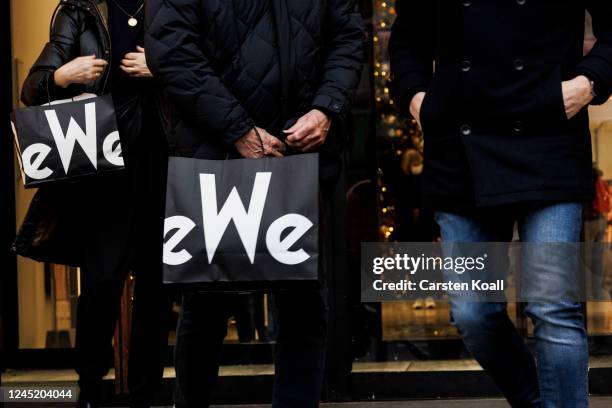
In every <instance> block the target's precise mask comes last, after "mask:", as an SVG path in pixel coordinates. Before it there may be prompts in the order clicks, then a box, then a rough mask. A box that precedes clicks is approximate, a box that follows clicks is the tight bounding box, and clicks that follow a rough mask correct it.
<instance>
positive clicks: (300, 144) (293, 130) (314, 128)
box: [283, 109, 331, 152]
mask: <svg viewBox="0 0 612 408" xmlns="http://www.w3.org/2000/svg"><path fill="white" fill-rule="evenodd" d="M330 126H331V119H329V117H328V116H327V115H326V114H325V113H323V112H321V111H320V110H318V109H313V110H311V111H310V112H308V113H307V114H305V115H304V116H302V117H301V118H299V119H298V121H297V122H296V123H295V125H293V126H291V127H290V128H289V129H287V130H283V132H284V133H285V134H287V135H288V136H287V139H286V140H287V144H288V145H289V146H291V147H292V148H294V149H296V150H298V151H301V152H307V151H310V150H313V149H316V148H317V147H319V146H321V145H322V144H323V143H325V139H327V134H328V133H329V127H330Z"/></svg>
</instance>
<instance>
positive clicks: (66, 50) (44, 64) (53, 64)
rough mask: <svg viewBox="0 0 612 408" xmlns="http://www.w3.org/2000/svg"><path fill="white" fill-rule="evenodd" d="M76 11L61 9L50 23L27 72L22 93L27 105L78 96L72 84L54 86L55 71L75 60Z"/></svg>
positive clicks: (76, 44) (76, 48)
mask: <svg viewBox="0 0 612 408" xmlns="http://www.w3.org/2000/svg"><path fill="white" fill-rule="evenodd" d="M75 12H76V11H74V10H70V9H68V8H66V7H61V8H60V9H59V10H58V12H57V16H56V18H55V21H54V22H53V27H52V28H51V34H50V37H49V42H48V43H47V44H45V47H44V48H43V50H42V52H41V54H40V56H39V57H38V59H37V60H36V62H35V63H34V65H33V66H32V68H31V69H30V72H29V73H28V76H27V78H26V80H25V82H24V84H23V89H22V91H21V101H22V102H23V103H24V104H25V105H27V106H32V105H42V104H44V103H47V102H49V101H50V100H57V99H65V98H70V97H72V96H74V95H75V94H78V92H77V90H76V87H77V86H78V85H71V86H68V87H67V88H61V87H59V86H57V85H56V84H55V80H54V78H53V76H54V74H55V71H56V70H57V69H58V68H59V67H61V66H62V65H64V64H66V63H67V62H69V61H71V60H72V59H74V58H75V57H77V56H78V55H77V52H78V38H79V27H78V23H77V22H76V19H75V15H74V13H75Z"/></svg>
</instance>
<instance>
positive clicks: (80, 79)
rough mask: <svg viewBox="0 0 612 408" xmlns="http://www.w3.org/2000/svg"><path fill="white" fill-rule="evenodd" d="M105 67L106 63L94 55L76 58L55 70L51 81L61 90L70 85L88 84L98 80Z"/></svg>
mask: <svg viewBox="0 0 612 408" xmlns="http://www.w3.org/2000/svg"><path fill="white" fill-rule="evenodd" d="M107 65H108V62H106V61H105V60H103V59H99V58H96V56H95V55H88V56H85V57H78V58H75V59H73V60H72V61H70V62H67V63H66V64H64V65H62V66H61V67H59V68H58V69H57V70H55V73H54V74H53V81H54V82H55V84H56V85H57V86H59V87H62V88H67V87H68V86H69V85H70V84H88V83H90V82H93V81H95V80H96V79H98V78H100V76H101V75H102V73H103V72H104V69H105V68H106V66H107Z"/></svg>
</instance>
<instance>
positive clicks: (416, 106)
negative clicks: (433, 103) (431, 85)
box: [409, 92, 425, 118]
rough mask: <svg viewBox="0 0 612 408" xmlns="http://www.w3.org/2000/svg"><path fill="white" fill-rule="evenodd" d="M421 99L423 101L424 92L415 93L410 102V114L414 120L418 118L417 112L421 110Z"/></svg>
mask: <svg viewBox="0 0 612 408" xmlns="http://www.w3.org/2000/svg"><path fill="white" fill-rule="evenodd" d="M423 99H425V92H417V93H416V94H415V95H414V96H413V97H412V99H411V100H410V106H409V110H410V114H411V115H412V116H413V117H415V118H417V117H418V116H419V111H420V109H421V104H422V103H423Z"/></svg>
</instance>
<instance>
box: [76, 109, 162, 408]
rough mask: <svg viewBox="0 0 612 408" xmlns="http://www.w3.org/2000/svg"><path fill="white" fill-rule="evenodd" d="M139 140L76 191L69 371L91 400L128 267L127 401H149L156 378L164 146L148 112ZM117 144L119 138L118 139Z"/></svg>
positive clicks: (104, 368)
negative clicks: (120, 161)
mask: <svg viewBox="0 0 612 408" xmlns="http://www.w3.org/2000/svg"><path fill="white" fill-rule="evenodd" d="M148 112H149V114H148V115H146V116H145V117H146V118H148V119H147V121H145V123H144V124H143V131H142V134H143V135H145V136H146V138H144V137H143V138H140V139H137V140H135V141H131V143H130V144H129V146H124V150H125V149H126V148H129V150H128V151H127V154H126V155H125V160H126V170H125V171H124V172H122V173H120V174H116V175H112V176H105V177H102V178H99V179H96V180H92V181H90V182H89V185H88V186H87V187H86V188H85V190H86V192H85V193H84V194H83V197H82V201H83V207H84V208H86V211H82V212H83V214H82V215H81V217H82V219H83V220H84V225H83V240H82V251H83V264H82V265H81V295H80V297H79V299H78V303H77V334H76V371H77V373H78V374H79V386H80V388H81V393H82V396H83V397H84V398H85V399H88V400H94V401H95V400H97V399H98V398H99V396H100V391H101V390H100V387H101V383H102V381H101V380H102V377H103V376H104V375H106V373H108V371H109V368H110V363H111V362H112V352H113V348H112V338H113V335H114V330H115V325H116V322H117V319H118V316H119V307H120V298H121V294H122V290H123V285H124V282H125V279H126V277H127V275H128V273H129V272H130V271H133V272H134V274H135V276H136V284H135V288H134V301H133V317H132V332H131V344H130V347H129V350H130V352H129V362H128V365H129V370H128V385H129V389H130V398H131V400H132V405H133V406H143V407H147V406H150V405H151V403H152V401H153V398H154V396H155V393H156V391H157V390H158V389H159V386H160V384H161V379H162V374H163V368H164V361H163V360H164V356H165V354H166V353H165V351H166V349H167V346H168V318H169V316H170V314H171V303H170V300H169V298H168V296H167V294H166V293H165V290H164V287H163V283H162V245H163V241H162V240H163V238H162V235H163V214H164V195H165V179H166V163H167V148H166V145H165V140H164V136H163V135H162V134H161V133H160V131H159V129H160V128H159V127H158V126H154V125H153V123H157V121H155V120H153V119H154V118H155V116H153V113H152V112H153V111H151V110H149V111H148ZM122 142H123V140H122Z"/></svg>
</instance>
